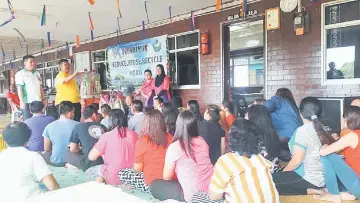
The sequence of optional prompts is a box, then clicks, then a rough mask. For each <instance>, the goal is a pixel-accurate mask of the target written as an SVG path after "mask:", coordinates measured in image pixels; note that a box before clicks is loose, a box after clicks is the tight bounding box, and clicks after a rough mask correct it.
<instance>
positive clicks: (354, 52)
mask: <svg viewBox="0 0 360 203" xmlns="http://www.w3.org/2000/svg"><path fill="white" fill-rule="evenodd" d="M322 26H323V29H322V42H323V43H322V46H323V47H322V83H323V84H360V2H359V1H355V0H342V1H335V2H329V3H325V4H323V5H322Z"/></svg>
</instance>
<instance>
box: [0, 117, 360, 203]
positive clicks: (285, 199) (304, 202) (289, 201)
mask: <svg viewBox="0 0 360 203" xmlns="http://www.w3.org/2000/svg"><path fill="white" fill-rule="evenodd" d="M9 122H10V117H9V116H7V115H0V132H1V129H2V128H4V127H5V126H6V125H7V124H9ZM60 174H62V173H60ZM60 174H59V175H60ZM61 176H64V177H65V175H64V174H62V175H60V176H58V177H57V178H58V179H62V178H61ZM66 176H68V175H66ZM74 178H75V179H76V177H74ZM60 182H61V181H60ZM61 183H62V182H61ZM62 184H63V186H64V185H65V186H68V185H66V184H68V183H67V182H66V181H64V183H62ZM124 191H126V192H128V193H130V194H134V195H136V196H139V197H141V198H143V199H148V198H149V196H148V195H146V194H143V193H140V192H136V191H132V190H128V189H124ZM280 200H281V202H282V203H323V202H324V201H316V200H314V199H313V198H312V196H282V197H280ZM149 202H156V200H154V199H152V198H149ZM344 203H360V200H357V201H344Z"/></svg>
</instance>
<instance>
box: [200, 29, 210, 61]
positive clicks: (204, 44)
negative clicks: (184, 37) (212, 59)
mask: <svg viewBox="0 0 360 203" xmlns="http://www.w3.org/2000/svg"><path fill="white" fill-rule="evenodd" d="M200 42H201V54H202V55H206V54H209V34H208V30H205V31H203V32H201V35H200Z"/></svg>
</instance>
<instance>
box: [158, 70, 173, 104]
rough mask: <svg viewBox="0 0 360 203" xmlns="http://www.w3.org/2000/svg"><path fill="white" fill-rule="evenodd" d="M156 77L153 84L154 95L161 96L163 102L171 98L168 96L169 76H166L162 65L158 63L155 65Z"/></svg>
mask: <svg viewBox="0 0 360 203" xmlns="http://www.w3.org/2000/svg"><path fill="white" fill-rule="evenodd" d="M156 74H157V75H156V78H155V84H154V91H155V96H157V97H162V99H163V102H168V101H170V100H171V97H170V78H169V77H168V76H166V74H165V70H164V66H163V65H161V64H158V65H157V66H156Z"/></svg>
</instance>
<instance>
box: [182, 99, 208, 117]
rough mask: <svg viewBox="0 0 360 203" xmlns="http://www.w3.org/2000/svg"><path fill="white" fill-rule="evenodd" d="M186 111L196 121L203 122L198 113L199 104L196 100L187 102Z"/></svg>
mask: <svg viewBox="0 0 360 203" xmlns="http://www.w3.org/2000/svg"><path fill="white" fill-rule="evenodd" d="M186 109H187V110H189V111H191V112H192V113H193V114H194V115H195V116H196V118H197V120H198V121H202V120H204V119H203V117H202V116H201V113H200V106H199V102H197V101H196V100H190V101H188V103H187V108H186Z"/></svg>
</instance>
